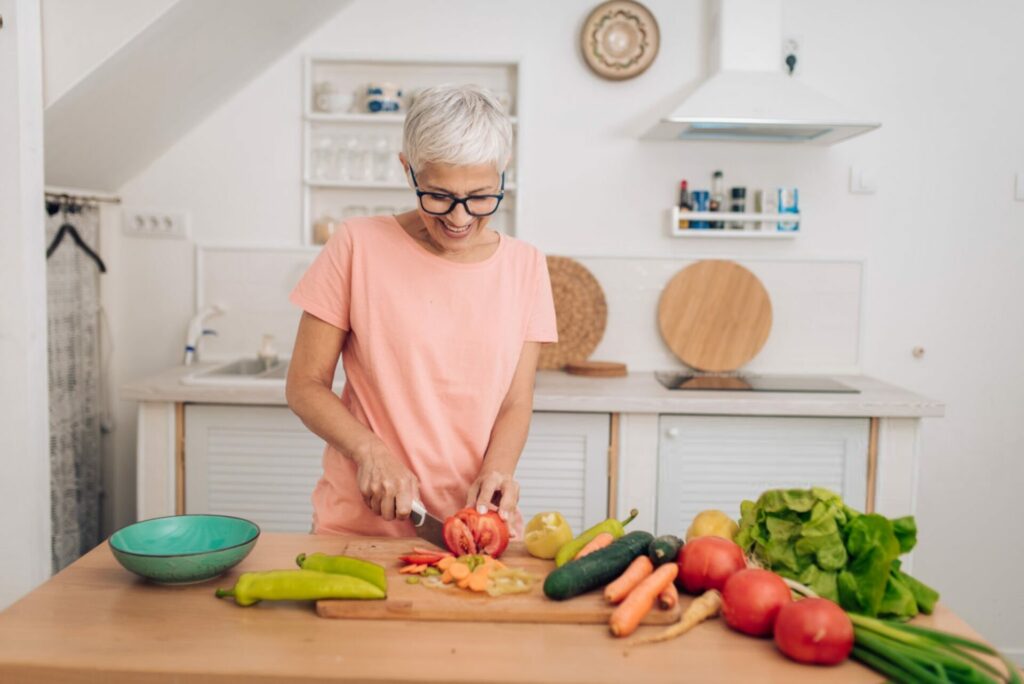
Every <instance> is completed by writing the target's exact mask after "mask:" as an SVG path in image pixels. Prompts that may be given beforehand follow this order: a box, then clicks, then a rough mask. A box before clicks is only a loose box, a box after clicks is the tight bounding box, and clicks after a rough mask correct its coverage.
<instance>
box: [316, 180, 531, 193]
mask: <svg viewBox="0 0 1024 684" xmlns="http://www.w3.org/2000/svg"><path fill="white" fill-rule="evenodd" d="M303 183H304V184H305V185H307V186H308V187H310V188H335V189H337V190H409V189H410V188H409V186H408V185H407V184H406V183H405V182H404V181H394V182H391V181H332V180H314V179H311V178H307V179H305V180H303ZM515 191H516V186H515V184H506V185H505V192H515Z"/></svg>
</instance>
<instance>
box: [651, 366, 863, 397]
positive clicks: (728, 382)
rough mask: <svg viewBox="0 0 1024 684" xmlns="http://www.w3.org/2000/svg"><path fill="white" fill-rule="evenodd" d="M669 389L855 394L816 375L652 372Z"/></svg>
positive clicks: (850, 389) (833, 381) (855, 391)
mask: <svg viewBox="0 0 1024 684" xmlns="http://www.w3.org/2000/svg"><path fill="white" fill-rule="evenodd" d="M654 377H656V378H657V379H658V382H660V383H661V384H662V385H664V386H665V387H667V388H668V389H670V390H717V391H723V390H724V391H729V392H731V391H735V392H823V393H824V392H832V393H840V394H857V393H858V392H860V390H857V389H854V388H853V387H849V386H847V385H844V384H842V383H841V382H836V381H835V380H833V379H832V378H827V377H823V376H819V375H714V374H703V373H695V372H694V373H688V372H681V371H658V372H656V373H655V374H654Z"/></svg>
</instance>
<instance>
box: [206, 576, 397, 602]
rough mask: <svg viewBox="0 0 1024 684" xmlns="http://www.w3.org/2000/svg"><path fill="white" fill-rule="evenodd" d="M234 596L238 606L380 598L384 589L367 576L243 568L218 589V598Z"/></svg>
mask: <svg viewBox="0 0 1024 684" xmlns="http://www.w3.org/2000/svg"><path fill="white" fill-rule="evenodd" d="M226 596H231V597H234V599H235V603H237V604H238V605H240V606H251V605H252V604H254V603H256V602H258V601H316V600H318V599H382V598H386V597H387V593H386V592H384V591H383V590H382V589H381V588H380V587H377V586H374V585H373V584H370V583H369V582H367V581H366V580H363V579H359V578H358V577H351V576H349V575H332V574H330V573H327V572H316V571H314V570H271V571H269V572H246V573H243V574H242V575H241V577H239V578H238V582H236V583H235V586H234V587H232V588H231V589H218V590H217V598H224V597H226Z"/></svg>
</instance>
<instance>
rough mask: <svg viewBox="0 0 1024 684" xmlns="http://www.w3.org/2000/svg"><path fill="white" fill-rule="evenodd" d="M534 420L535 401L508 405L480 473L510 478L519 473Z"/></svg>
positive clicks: (503, 411)
mask: <svg viewBox="0 0 1024 684" xmlns="http://www.w3.org/2000/svg"><path fill="white" fill-rule="evenodd" d="M532 416H533V397H532V396H530V397H526V398H523V399H520V400H518V401H516V402H512V403H508V404H505V405H503V406H502V407H501V410H500V411H499V412H498V417H497V418H496V419H495V421H494V427H493V428H492V429H491V440H490V442H489V443H488V445H487V452H486V453H485V454H484V462H483V467H482V468H481V470H482V471H483V472H487V471H489V470H496V471H498V472H501V473H506V474H508V475H511V474H512V473H514V472H515V470H516V465H517V464H518V463H519V457H520V456H521V455H522V453H523V447H524V446H525V445H526V437H527V435H528V434H529V432H530V418H531V417H532Z"/></svg>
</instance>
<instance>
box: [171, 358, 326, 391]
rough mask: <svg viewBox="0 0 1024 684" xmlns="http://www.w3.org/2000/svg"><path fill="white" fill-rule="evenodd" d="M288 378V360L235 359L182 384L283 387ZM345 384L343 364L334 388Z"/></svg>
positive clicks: (199, 372) (197, 372)
mask: <svg viewBox="0 0 1024 684" xmlns="http://www.w3.org/2000/svg"><path fill="white" fill-rule="evenodd" d="M287 377H288V359H280V360H278V361H274V362H273V363H269V364H267V363H264V362H263V361H262V360H261V359H253V358H245V359H235V360H234V361H229V362H227V363H222V364H219V365H216V366H206V367H203V368H198V369H196V370H195V371H193V372H192V373H189V374H188V375H186V376H184V377H183V378H182V379H181V382H182V383H184V384H186V385H230V386H235V387H238V386H242V387H247V386H252V385H270V386H278V385H280V386H283V385H284V382H285V379H286V378H287ZM343 384H345V372H344V370H342V367H341V363H338V369H337V371H336V372H335V375H334V386H335V387H339V388H340V387H341V386H342V385H343Z"/></svg>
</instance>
